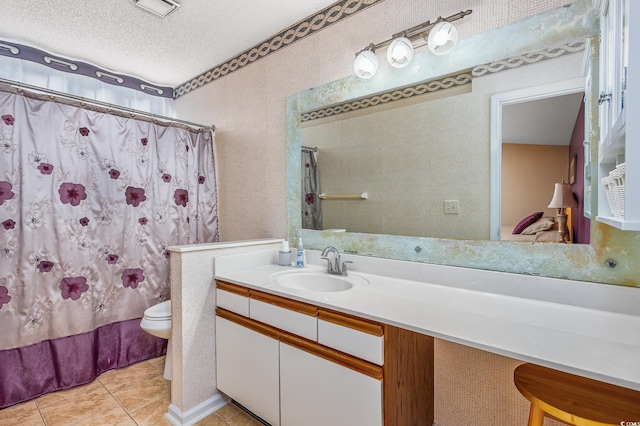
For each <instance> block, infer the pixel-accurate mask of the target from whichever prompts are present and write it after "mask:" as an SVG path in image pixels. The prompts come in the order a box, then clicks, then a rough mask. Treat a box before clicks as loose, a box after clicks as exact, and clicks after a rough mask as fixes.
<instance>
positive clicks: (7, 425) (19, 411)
mask: <svg viewBox="0 0 640 426" xmlns="http://www.w3.org/2000/svg"><path fill="white" fill-rule="evenodd" d="M0 425H2V426H36V425H38V426H40V425H44V420H43V419H42V416H41V415H40V411H39V410H38V406H37V405H36V403H35V401H27V402H23V403H22V404H17V405H14V406H13V407H8V408H4V409H2V410H0Z"/></svg>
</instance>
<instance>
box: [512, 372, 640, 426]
mask: <svg viewBox="0 0 640 426" xmlns="http://www.w3.org/2000/svg"><path fill="white" fill-rule="evenodd" d="M513 379H514V382H515V385H516V387H517V388H518V390H519V391H520V393H521V394H522V395H523V396H524V397H525V398H527V399H528V400H529V401H530V402H531V411H530V412H529V426H542V422H543V421H544V416H545V415H550V416H552V417H554V418H556V419H558V420H562V421H563V422H566V423H568V424H570V425H576V426H602V425H615V426H620V425H621V424H625V423H623V422H630V423H631V422H640V392H638V391H635V390H632V389H627V388H623V387H620V386H615V385H612V384H609V383H604V382H599V381H597V380H592V379H588V378H586V377H580V376H576V375H573V374H569V373H564V372H562V371H557V370H552V369H551V368H546V367H541V366H539V365H534V364H523V365H521V366H519V367H518V368H516V369H515V371H514V373H513Z"/></svg>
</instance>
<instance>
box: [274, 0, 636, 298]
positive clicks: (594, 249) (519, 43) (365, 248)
mask: <svg viewBox="0 0 640 426" xmlns="http://www.w3.org/2000/svg"><path fill="white" fill-rule="evenodd" d="M532 29H536V30H539V31H533V30H532ZM598 34H599V10H598V9H594V8H593V6H592V2H591V1H589V0H579V1H577V2H575V3H573V4H571V5H570V6H569V7H562V8H558V9H554V10H551V11H548V12H545V13H543V14H540V15H536V16H534V17H531V18H528V19H526V20H523V21H520V22H516V23H513V24H510V25H507V26H504V27H501V28H497V29H495V30H491V31H488V32H486V33H483V34H478V35H476V36H473V37H470V38H467V39H464V40H461V41H460V42H459V43H458V46H456V49H454V51H452V52H451V53H449V54H448V55H447V56H446V57H433V55H428V54H425V53H424V52H422V53H420V54H416V55H415V57H414V63H412V65H411V66H410V67H407V68H404V69H399V70H398V69H392V68H391V67H381V69H380V70H379V71H378V73H377V74H376V76H374V78H372V79H370V80H362V79H359V78H357V77H355V76H349V77H345V78H343V79H341V80H337V81H334V82H331V83H327V84H325V85H322V86H319V87H316V88H312V89H309V90H306V91H303V92H300V93H297V94H294V95H291V96H289V97H288V98H287V102H286V104H287V219H288V220H287V223H288V227H287V234H288V235H287V238H288V240H289V242H290V243H291V244H294V242H296V241H297V237H302V239H303V241H304V244H305V247H306V248H310V249H317V250H322V249H323V248H324V247H327V246H329V245H333V246H335V247H337V248H338V249H339V250H340V251H342V252H347V253H355V254H359V255H367V256H375V257H382V258H390V259H397V260H406V261H413V262H423V263H432V264H439V265H449V266H460V267H468V268H475V269H485V270H493V271H499V272H511V273H517V274H527V275H536V276H546V277H552V278H566V279H572V280H577V281H590V282H598V283H609V284H620V285H629V286H636V285H637V279H636V277H637V275H638V274H639V273H640V269H639V268H638V267H637V266H634V262H635V261H636V260H635V259H638V258H640V244H637V242H636V238H634V234H636V235H637V234H638V233H629V232H626V233H625V232H624V231H619V230H617V229H615V228H613V227H610V226H607V225H604V224H602V223H600V222H596V221H592V222H591V244H589V245H587V244H576V245H573V244H567V245H565V244H540V243H538V244H530V243H529V244H527V243H514V242H501V241H491V240H486V241H477V240H453V239H439V238H431V237H406V236H395V235H385V234H364V233H350V232H341V233H333V232H330V231H315V230H308V229H302V228H301V218H300V205H301V204H300V203H301V194H300V188H301V173H300V167H301V160H300V159H301V155H300V150H301V146H302V141H301V132H300V125H301V120H302V119H301V117H302V113H305V112H310V111H314V110H317V109H321V108H326V107H328V106H331V105H334V104H336V103H340V102H345V101H349V100H354V99H358V98H361V97H365V96H368V95H371V94H375V93H380V92H385V91H388V90H392V89H394V88H398V87H403V86H407V85H411V84H415V83H418V82H423V81H428V80H432V79H435V78H436V77H438V76H442V75H447V74H452V73H454V72H457V71H459V70H464V69H469V68H473V67H474V66H476V65H478V64H489V63H491V62H493V61H498V60H502V59H504V58H511V57H514V56H517V55H522V54H525V53H528V52H534V51H538V50H542V49H545V48H548V47H549V46H558V45H561V44H566V43H571V42H575V41H584V40H585V39H587V40H588V43H587V51H586V52H585V55H586V61H587V67H588V69H590V70H592V71H591V72H592V73H593V74H594V76H592V77H591V78H592V79H593V80H595V81H596V82H597V70H598ZM504 40H509V43H508V45H506V44H504V43H502V42H503V41H504ZM586 87H587V89H586V91H585V92H586V93H585V94H586V102H587V103H588V108H587V110H588V111H590V114H589V116H588V117H585V120H586V122H587V130H588V131H587V132H586V134H585V137H586V138H588V140H589V141H590V142H596V141H597V140H598V133H597V129H598V116H597V111H598V107H597V97H598V93H597V91H598V87H597V83H593V84H592V83H591V81H590V80H589V81H587V84H586ZM597 145H598V144H597V143H590V146H591V147H592V149H591V161H592V163H593V164H595V163H597V155H598V154H597ZM594 160H595V161H594ZM595 182H598V179H597V177H596V176H594V177H592V185H593V186H595V185H597V184H596V183H595ZM591 192H592V194H597V190H593V188H592V191H591ZM592 204H593V205H597V203H596V202H595V201H592ZM592 213H593V212H592ZM592 217H595V214H593V215H592Z"/></svg>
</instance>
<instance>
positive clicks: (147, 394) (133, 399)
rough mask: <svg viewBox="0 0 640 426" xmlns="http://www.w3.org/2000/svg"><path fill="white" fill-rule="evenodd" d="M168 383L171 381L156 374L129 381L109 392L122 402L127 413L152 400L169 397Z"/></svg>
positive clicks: (169, 388)
mask: <svg viewBox="0 0 640 426" xmlns="http://www.w3.org/2000/svg"><path fill="white" fill-rule="evenodd" d="M170 383H171V382H169V381H167V380H165V379H163V378H162V375H159V374H156V375H155V376H151V377H148V378H146V379H143V380H139V381H136V382H134V383H131V384H130V385H128V386H125V387H121V388H118V389H117V390H115V391H112V392H111V394H112V395H113V396H114V397H115V398H116V399H117V400H118V402H119V403H120V404H122V406H123V407H124V409H125V410H127V412H128V413H133V412H134V411H136V410H139V409H141V408H143V407H146V406H147V405H149V404H151V403H152V402H156V401H158V400H161V399H166V398H170V397H171V387H170ZM167 406H168V404H167Z"/></svg>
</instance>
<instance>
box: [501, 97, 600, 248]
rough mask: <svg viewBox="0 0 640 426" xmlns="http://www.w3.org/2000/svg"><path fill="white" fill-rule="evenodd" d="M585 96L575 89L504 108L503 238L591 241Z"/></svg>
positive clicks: (514, 239)
mask: <svg viewBox="0 0 640 426" xmlns="http://www.w3.org/2000/svg"><path fill="white" fill-rule="evenodd" d="M583 100H584V96H583V93H573V94H567V95H561V96H552V97H548V98H546V99H538V100H533V101H529V102H521V103H515V104H511V105H506V106H504V107H503V112H502V113H503V129H502V192H501V194H502V197H501V198H502V200H501V219H502V220H501V229H500V239H501V240H508V241H527V242H565V243H584V244H588V243H589V231H590V226H589V224H590V221H589V219H588V218H585V217H584V206H583V199H582V198H583V197H582V195H581V194H582V193H583V192H584V174H583V167H581V165H582V164H584V154H583V153H584V148H583V141H584V102H583ZM579 165H580V166H579ZM556 189H557V191H556ZM552 201H553V202H552ZM570 206H571V207H570ZM565 215H566V219H565V218H564V217H563V216H565ZM565 220H566V223H565V222H564V221H565Z"/></svg>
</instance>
